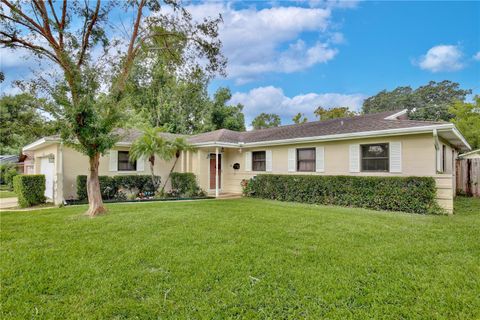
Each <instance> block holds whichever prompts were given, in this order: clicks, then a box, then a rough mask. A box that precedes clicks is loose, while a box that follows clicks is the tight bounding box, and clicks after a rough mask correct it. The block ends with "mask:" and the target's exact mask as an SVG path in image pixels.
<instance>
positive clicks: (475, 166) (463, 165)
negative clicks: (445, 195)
mask: <svg viewBox="0 0 480 320" xmlns="http://www.w3.org/2000/svg"><path fill="white" fill-rule="evenodd" d="M456 170H457V171H456V173H457V194H467V195H469V196H474V197H480V159H462V160H457V162H456Z"/></svg>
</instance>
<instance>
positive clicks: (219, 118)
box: [210, 88, 245, 131]
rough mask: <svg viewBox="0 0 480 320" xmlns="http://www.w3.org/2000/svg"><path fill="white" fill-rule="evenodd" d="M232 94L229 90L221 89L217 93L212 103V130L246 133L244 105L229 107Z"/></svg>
mask: <svg viewBox="0 0 480 320" xmlns="http://www.w3.org/2000/svg"><path fill="white" fill-rule="evenodd" d="M231 98H232V93H231V92H230V89H228V88H220V89H218V90H217V92H215V94H214V97H213V101H212V111H211V118H210V121H211V130H218V129H229V130H233V131H245V116H244V115H243V105H241V104H240V103H239V104H237V105H228V104H227V103H228V101H229V100H230V99H231Z"/></svg>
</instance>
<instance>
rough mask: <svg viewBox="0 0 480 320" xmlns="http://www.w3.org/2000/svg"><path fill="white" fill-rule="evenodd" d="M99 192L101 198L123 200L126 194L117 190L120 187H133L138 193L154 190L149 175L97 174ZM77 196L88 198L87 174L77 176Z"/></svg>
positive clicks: (131, 189)
mask: <svg viewBox="0 0 480 320" xmlns="http://www.w3.org/2000/svg"><path fill="white" fill-rule="evenodd" d="M98 180H99V181H100V192H101V193H102V199H103V200H111V199H116V200H125V199H126V198H127V195H126V194H125V193H124V192H121V191H119V189H120V188H125V189H128V190H130V191H133V190H134V189H136V190H138V192H140V193H144V192H151V193H152V194H153V193H154V192H155V190H154V187H153V184H152V177H151V176H149V175H139V176H136V175H126V176H114V177H110V176H99V177H98ZM77 198H78V200H85V199H87V198H88V193H87V176H85V175H81V176H77Z"/></svg>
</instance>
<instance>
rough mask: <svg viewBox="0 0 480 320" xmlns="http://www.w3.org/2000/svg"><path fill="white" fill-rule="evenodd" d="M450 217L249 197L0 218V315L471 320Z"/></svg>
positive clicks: (458, 236)
mask: <svg viewBox="0 0 480 320" xmlns="http://www.w3.org/2000/svg"><path fill="white" fill-rule="evenodd" d="M455 205H456V206H457V214H456V215H454V216H428V215H426V216H425V215H417V214H402V213H388V212H376V211H371V210H366V209H350V208H340V207H328V206H315V205H306V204H296V203H284V202H276V201H267V200H258V199H236V200H206V201H198V202H181V203H180V202H174V203H141V204H111V205H108V208H109V210H110V212H109V214H108V215H105V216H101V217H98V218H95V219H89V218H87V217H85V216H83V215H82V213H83V212H84V211H85V206H78V207H67V208H61V209H44V210H38V211H30V212H1V233H0V236H1V246H0V268H1V269H0V271H1V288H2V292H1V305H2V307H1V316H0V317H1V318H8V319H24V318H48V319H68V318H116V319H117V318H135V317H137V318H142V319H150V318H155V319H156V318H208V319H210V318H219V319H220V318H246V319H251V318H259V319H265V318H274V319H278V318H282V319H286V318H289V319H299V318H311V319H318V318H330V319H361V318H378V317H383V318H396V319H398V318H408V319H412V318H413V319H414V318H416V319H425V318H435V319H453V318H464V319H466V318H469V319H474V318H480V295H479V294H478V292H480V267H479V266H480V241H479V234H480V199H471V198H470V199H467V198H459V199H458V200H457V201H456V204H455Z"/></svg>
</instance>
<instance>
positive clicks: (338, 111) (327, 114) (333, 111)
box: [313, 107, 357, 121]
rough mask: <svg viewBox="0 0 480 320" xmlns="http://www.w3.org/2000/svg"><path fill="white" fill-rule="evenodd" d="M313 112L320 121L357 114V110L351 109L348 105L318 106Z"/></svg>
mask: <svg viewBox="0 0 480 320" xmlns="http://www.w3.org/2000/svg"><path fill="white" fill-rule="evenodd" d="M313 113H315V115H316V116H317V117H318V120H320V121H324V120H330V119H337V118H349V117H353V116H356V115H357V113H356V112H354V111H350V109H349V108H348V107H335V108H330V109H327V108H324V107H318V108H317V109H315V111H314V112H313Z"/></svg>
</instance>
